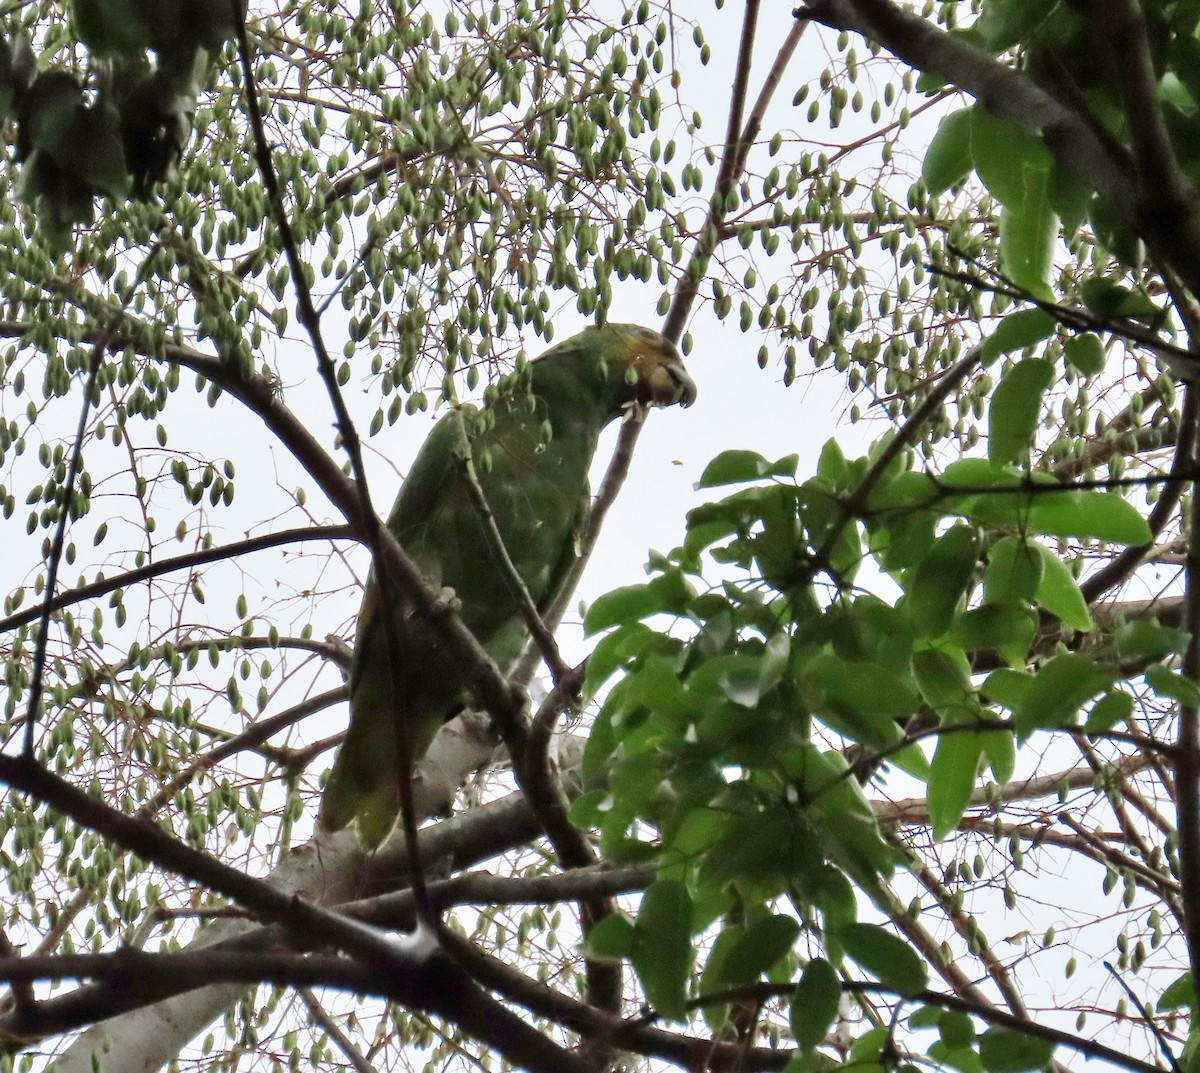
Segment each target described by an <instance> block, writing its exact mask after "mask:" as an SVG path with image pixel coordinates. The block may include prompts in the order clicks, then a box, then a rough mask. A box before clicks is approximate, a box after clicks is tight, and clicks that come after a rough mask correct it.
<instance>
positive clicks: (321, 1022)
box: [296, 987, 376, 1073]
mask: <svg viewBox="0 0 1200 1073" xmlns="http://www.w3.org/2000/svg"><path fill="white" fill-rule="evenodd" d="M296 992H297V994H299V996H300V998H301V1000H303V1002H304V1005H305V1006H306V1007H307V1008H308V1015H309V1016H310V1017H311V1018H312V1019H313V1021H314V1023H315V1024H316V1025H317V1027H318V1028H320V1029H321V1031H322V1032H324V1033H325V1035H327V1036H328V1037H329V1038H330V1039H331V1040H333V1042H334V1044H335V1045H336V1046H337V1049H338V1050H339V1051H341V1052H342V1054H344V1055H345V1056H346V1061H348V1062H349V1063H350V1065H351V1066H352V1067H353V1068H354V1073H376V1070H375V1067H374V1066H373V1065H371V1063H370V1062H368V1061H367V1060H366V1058H364V1057H363V1055H362V1052H361V1051H359V1049H358V1048H357V1047H355V1046H354V1041H353V1040H352V1039H351V1038H350V1037H349V1036H347V1035H346V1033H345V1032H343V1031H342V1029H341V1027H340V1026H339V1025H338V1023H337V1022H336V1021H335V1020H334V1019H333V1018H332V1017H331V1016H330V1015H329V1014H328V1013H327V1012H326V1010H325V1007H324V1006H322V1005H321V1003H320V1001H319V1000H318V999H317V996H316V995H314V994H313V993H312V989H311V988H308V987H298V988H296Z"/></svg>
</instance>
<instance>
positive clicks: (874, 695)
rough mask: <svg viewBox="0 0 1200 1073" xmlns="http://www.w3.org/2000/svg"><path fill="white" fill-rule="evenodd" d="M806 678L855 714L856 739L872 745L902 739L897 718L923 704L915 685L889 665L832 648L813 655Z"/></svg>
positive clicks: (831, 701) (831, 700)
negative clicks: (849, 656) (841, 653)
mask: <svg viewBox="0 0 1200 1073" xmlns="http://www.w3.org/2000/svg"><path fill="white" fill-rule="evenodd" d="M804 679H805V682H806V684H808V685H810V686H812V687H815V688H816V689H817V690H819V692H820V694H821V698H822V700H823V701H824V702H825V704H827V705H832V706H834V707H836V708H837V709H838V710H839V711H841V712H843V713H844V714H845V715H846V716H847V718H853V720H854V723H855V726H856V728H857V730H858V732H857V733H856V734H855V735H854V737H855V740H858V741H865V742H866V743H867V744H869V745H875V746H878V747H883V746H886V745H891V744H892V743H894V742H895V741H897V740H899V737H900V734H899V728H898V727H897V726H896V725H895V720H896V719H899V718H902V717H903V716H906V715H911V714H912V713H913V712H914V711H916V709H917V708H918V707H919V706H920V701H919V699H918V697H917V695H916V693H914V692H913V690H912V687H911V686H909V685H908V683H906V682H905V681H903V680H902V679H901V678H900V677H899V676H898V675H896V674H894V673H893V672H892V671H889V670H888V669H887V668H886V667H881V666H879V665H878V664H876V663H865V662H857V661H851V660H844V659H842V658H841V657H839V656H837V655H835V654H834V653H832V652H822V653H821V654H820V655H818V656H816V657H815V658H814V659H812V660H811V661H810V662H809V664H808V666H807V667H806V668H805V669H804ZM889 724H890V725H889Z"/></svg>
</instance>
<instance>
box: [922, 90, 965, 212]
mask: <svg viewBox="0 0 1200 1073" xmlns="http://www.w3.org/2000/svg"><path fill="white" fill-rule="evenodd" d="M972 166H973V165H972V163H971V109H970V108H960V109H959V110H958V111H957V112H951V113H950V114H949V115H948V116H946V117H945V118H943V119H942V121H941V123H939V124H938V129H937V133H936V134H934V136H933V141H931V142H930V143H929V148H928V149H927V150H926V151H925V161H924V163H923V164H922V165H921V178H923V179H924V180H925V186H926V187H927V188H928V189H929V193H930V194H932V195H933V196H934V197H937V196H938V195H939V194H942V193H944V192H945V191H946V190H949V189H950V187H952V186H954V185H956V184H957V183H960V182H962V181H963V179H965V178H966V177H967V176H968V175H969V174H970V173H971V169H972Z"/></svg>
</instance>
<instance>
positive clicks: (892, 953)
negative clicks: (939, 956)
mask: <svg viewBox="0 0 1200 1073" xmlns="http://www.w3.org/2000/svg"><path fill="white" fill-rule="evenodd" d="M837 939H838V941H839V942H840V943H841V944H842V946H843V947H845V949H846V953H847V954H849V955H850V956H851V957H852V958H854V960H855V961H857V962H858V963H859V964H860V965H861V966H862V967H863V968H864V969H866V970H867V972H869V973H870V974H871V975H872V976H874V977H875V978H876V979H877V980H879V982H880V983H882V984H884V985H885V986H887V987H890V988H893V989H894V990H896V991H898V992H899V993H900V994H901V995H908V996H913V995H918V994H920V993H921V992H922V991H924V990H925V988H926V986H928V983H929V974H928V971H927V969H926V967H925V962H924V960H922V958H921V956H920V955H919V954H918V953H917V952H916V951H915V950H914V949H913V948H912V947H911V946H909V945H908V943H906V942H905V941H904V940H903V939H901V938H900V937H899V936H897V935H894V934H893V933H892V932H890V931H887V930H886V929H884V928H881V927H879V925H878V924H847V925H845V926H843V927H841V928H838V930H837Z"/></svg>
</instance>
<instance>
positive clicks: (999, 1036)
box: [979, 1028, 1054, 1073]
mask: <svg viewBox="0 0 1200 1073" xmlns="http://www.w3.org/2000/svg"><path fill="white" fill-rule="evenodd" d="M979 1057H980V1059H981V1060H982V1062H983V1068H984V1069H986V1070H987V1071H988V1073H1029V1071H1030V1070H1034V1069H1045V1068H1046V1066H1048V1065H1049V1064H1050V1060H1051V1059H1052V1058H1053V1057H1054V1044H1053V1043H1051V1042H1050V1041H1049V1040H1044V1039H1037V1038H1036V1037H1034V1036H1027V1035H1026V1034H1025V1033H1024V1032H1014V1031H1012V1029H1009V1028H989V1029H988V1030H987V1031H986V1032H985V1033H984V1034H983V1035H982V1036H981V1037H980V1039H979Z"/></svg>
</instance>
